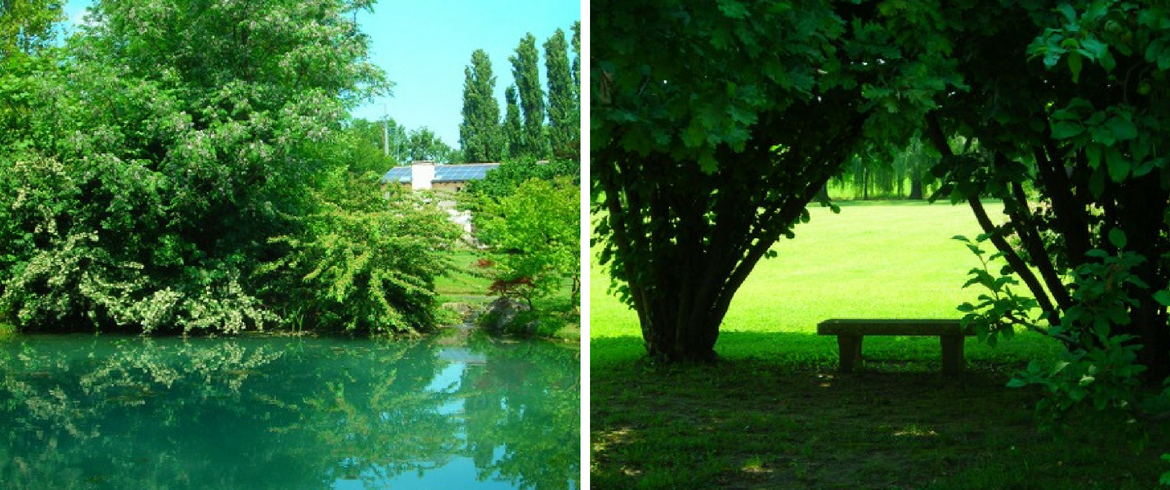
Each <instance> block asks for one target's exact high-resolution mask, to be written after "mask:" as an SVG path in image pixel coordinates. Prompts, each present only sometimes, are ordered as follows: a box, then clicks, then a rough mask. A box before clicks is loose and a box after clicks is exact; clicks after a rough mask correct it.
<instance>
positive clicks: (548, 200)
mask: <svg viewBox="0 0 1170 490" xmlns="http://www.w3.org/2000/svg"><path fill="white" fill-rule="evenodd" d="M580 208H581V206H580V189H579V187H578V186H577V185H575V184H573V182H572V181H571V180H570V179H568V178H566V177H558V178H555V179H553V180H551V181H550V180H543V179H531V180H528V181H525V182H524V183H521V184H520V185H519V186H518V187H516V189H515V191H514V192H512V193H510V194H508V195H506V196H504V197H501V198H498V199H489V200H488V201H487V202H486V203H485V204H484V206H483V209H482V210H481V211H480V212H479V213H478V214H477V215H476V225H477V226H478V228H479V230H480V231H479V237H480V239H481V240H483V241H484V242H485V243H486V244H488V245H489V246H490V247H491V249H490V250H491V252H490V257H491V259H492V262H493V263H494V264H495V271H496V272H495V281H496V283H495V285H493V290H495V291H497V292H498V293H499V294H501V295H514V296H517V297H520V298H523V299H524V300H525V301H526V302H527V303H528V305H529V307H533V300H534V299H537V298H540V297H544V296H547V295H549V294H552V293H553V292H555V291H556V290H558V289H559V288H561V287H562V286H563V281H565V280H569V281H570V282H571V284H572V294H571V298H572V302H573V303H574V304H575V303H576V302H577V298H578V294H579V292H580V284H581V278H580V269H581V268H580V257H579V255H580V253H579V251H580V230H581V218H580V216H581V214H580Z"/></svg>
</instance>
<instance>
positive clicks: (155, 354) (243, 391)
mask: <svg viewBox="0 0 1170 490" xmlns="http://www.w3.org/2000/svg"><path fill="white" fill-rule="evenodd" d="M578 369H579V368H578V359H577V355H576V352H574V351H570V350H566V349H562V348H555V347H552V346H549V345H543V344H520V345H511V346H505V347H504V348H501V347H500V346H498V345H496V344H495V343H493V342H491V341H489V340H485V339H483V338H480V337H477V336H473V337H472V338H471V339H470V340H469V341H468V344H467V345H465V346H462V347H452V346H441V345H440V344H439V343H436V342H433V341H417V342H375V341H368V340H365V341H346V340H338V339H306V340H299V339H226V340H225V339H192V340H184V339H155V340H152V339H146V338H131V339H125V338H123V339H109V338H102V337H98V338H95V337H30V338H25V339H23V340H21V341H18V342H15V343H5V344H0V429H2V432H0V481H3V482H4V488H81V487H83V488H94V487H99V488H131V487H135V488H152V487H174V486H180V487H203V488H331V487H334V486H335V484H336V483H338V481H339V480H358V481H360V482H361V483H363V484H364V486H367V487H379V486H388V485H389V484H390V483H391V481H392V480H394V479H395V478H399V477H404V476H412V475H424V476H427V475H430V474H432V473H434V474H436V475H439V477H440V478H441V474H442V473H443V468H444V466H446V465H447V464H448V463H449V462H451V461H452V460H453V459H455V458H470V459H471V460H473V461H474V463H475V466H476V468H477V474H478V478H479V479H480V480H503V481H507V482H510V483H511V484H512V485H514V486H517V487H521V488H537V489H545V488H565V487H567V486H570V485H578V486H579V481H578V480H577V478H578V476H577V475H578V473H579V471H580V470H579V468H580V465H579V462H578V454H579V442H578V441H579V439H578V427H579V414H578V406H579V402H578V400H579V388H578V386H579V375H578Z"/></svg>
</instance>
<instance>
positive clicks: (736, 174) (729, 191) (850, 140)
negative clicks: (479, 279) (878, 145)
mask: <svg viewBox="0 0 1170 490" xmlns="http://www.w3.org/2000/svg"><path fill="white" fill-rule="evenodd" d="M885 8H889V6H886V7H885ZM878 9H879V6H874V5H845V4H830V3H828V2H812V3H802V4H800V5H799V6H795V5H790V4H773V3H771V2H739V1H722V2H716V3H714V4H709V5H708V4H704V5H697V4H693V3H687V2H681V1H672V0H659V1H654V2H650V3H640V4H638V5H636V6H633V5H629V4H625V3H621V2H610V1H603V2H601V3H600V4H594V5H593V11H594V12H597V13H599V15H597V16H596V17H595V19H594V28H595V31H594V32H596V33H597V36H598V38H599V39H605V40H606V42H605V43H599V44H598V45H597V46H595V48H596V49H595V50H594V52H593V56H594V59H593V60H592V70H593V76H592V80H593V81H594V82H593V83H594V86H593V88H592V93H593V96H592V100H593V104H594V106H593V108H592V111H591V126H592V129H591V137H592V142H593V143H592V145H593V151H592V158H593V161H592V164H591V168H592V172H593V179H594V183H595V184H594V186H595V187H594V195H595V202H597V208H596V209H595V214H601V215H603V217H602V218H601V219H600V220H599V222H598V223H597V227H596V230H597V242H596V243H597V244H598V245H600V246H601V247H602V250H601V261H602V263H603V264H605V265H607V266H608V267H609V270H610V273H611V276H612V277H613V278H614V279H615V281H616V282H615V286H616V288H617V290H618V292H619V294H620V295H621V297H622V298H623V299H624V300H625V301H626V302H627V303H628V304H629V305H631V306H632V307H634V309H635V310H637V312H638V317H639V322H640V324H641V327H642V335H643V338H644V339H645V341H646V346H647V350H648V351H649V353H650V355H651V356H652V357H654V358H657V359H663V360H667V361H683V360H707V359H711V358H713V357H714V351H713V346H714V345H715V341H716V339H717V337H718V333H719V324H720V322H721V321H722V319H723V316H724V314H725V313H726V311H727V308H728V306H729V304H730V302H731V298H732V297H733V295H734V293H735V291H736V289H737V288H738V287H739V286H740V285H741V284H742V282H743V280H744V279H745V278H746V277H747V275H748V273H749V272H750V271H751V269H752V267H754V266H755V264H756V263H757V262H758V261H759V260H760V259H762V258H764V257H765V256H767V255H770V254H772V253H775V252H772V251H771V250H772V249H771V247H772V245H773V244H774V243H775V242H776V241H777V240H778V239H779V238H780V237H781V236H788V237H791V236H793V231H792V228H793V226H794V225H795V224H796V223H797V222H800V221H803V220H807V219H808V213H807V211H805V206H806V204H807V203H808V202H809V201H810V200H812V199H813V198H814V196H815V195H816V194H817V192H818V191H819V190H820V189H821V188H822V187H823V186H824V184H825V182H827V181H828V179H829V178H831V177H832V176H834V175H836V174H837V173H838V172H839V171H840V169H841V166H842V165H843V163H844V162H845V161H847V159H848V158H849V156H850V155H852V154H853V152H854V150H855V149H856V148H857V146H858V145H859V142H860V140H861V138H862V136H863V134H869V135H871V136H875V137H876V136H886V137H891V138H893V137H902V138H904V137H907V136H908V135H909V134H908V130H909V128H910V127H911V125H910V121H913V120H915V118H918V117H921V115H922V114H923V112H924V111H925V109H926V108H927V107H929V106H930V104H931V103H932V101H931V100H930V96H931V95H932V94H934V93H936V91H941V90H945V89H946V87H947V86H948V85H949V83H950V81H948V80H947V79H946V78H942V77H933V76H932V77H931V78H930V80H929V82H930V83H929V84H927V83H924V82H922V81H918V80H916V78H917V77H922V76H923V75H922V74H927V73H935V72H938V71H942V72H943V73H944V74H945V73H946V72H945V70H941V68H943V66H945V63H946V60H945V59H944V57H943V56H942V54H943V53H944V52H945V51H946V50H948V49H949V46H946V45H939V44H934V45H932V44H929V43H925V42H922V43H921V44H917V45H914V46H912V47H913V50H911V49H903V50H898V49H897V48H895V49H887V47H886V46H883V45H880V44H879V43H875V42H874V41H875V39H882V38H889V37H890V36H892V35H894V34H901V33H906V32H913V29H903V30H895V29H893V28H887V27H886V26H885V25H883V24H881V23H879V22H878V21H879V20H883V19H885V18H887V17H883V16H882V15H880V14H882V12H880V11H877V10H878ZM890 18H901V17H899V16H894V15H891V16H890ZM905 21H906V22H919V23H923V24H927V23H928V22H930V18H929V17H925V18H923V17H913V18H909V19H906V20H905ZM846 26H848V27H846ZM894 27H902V28H904V27H907V26H894ZM914 40H915V39H914V38H911V39H909V42H913V41H914ZM919 41H924V40H922V39H919ZM879 59H880V60H882V62H880V63H879V62H878V61H877V60H879ZM910 82H914V83H913V86H914V87H920V86H921V87H923V89H922V90H919V91H916V92H910V93H897V92H896V89H895V88H894V87H900V86H902V85H904V84H907V83H910ZM863 87H864V90H862V88H863ZM875 108H880V110H874V109H875Z"/></svg>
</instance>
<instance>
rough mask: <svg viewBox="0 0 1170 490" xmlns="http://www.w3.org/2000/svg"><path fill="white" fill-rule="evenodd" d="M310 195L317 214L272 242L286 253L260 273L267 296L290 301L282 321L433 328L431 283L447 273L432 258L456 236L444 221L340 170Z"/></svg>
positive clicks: (375, 328) (396, 192) (409, 199)
mask: <svg viewBox="0 0 1170 490" xmlns="http://www.w3.org/2000/svg"><path fill="white" fill-rule="evenodd" d="M312 192H314V197H316V199H315V202H316V204H317V206H316V209H315V210H314V212H313V213H311V214H307V215H305V216H304V217H302V218H300V220H301V222H302V224H303V225H304V230H305V231H304V232H303V233H299V234H296V235H290V236H281V237H276V238H273V239H272V242H274V243H281V244H286V245H288V247H289V248H290V249H291V252H290V253H288V254H287V255H285V256H284V257H282V258H281V259H279V260H276V261H273V262H271V263H268V264H266V265H265V266H264V267H263V268H262V269H261V271H260V272H261V273H262V274H265V275H266V277H268V278H270V280H271V286H269V288H268V289H269V290H268V291H267V292H268V293H270V294H273V295H276V294H279V295H284V296H286V297H288V298H289V299H290V300H291V301H289V302H288V303H287V304H286V305H284V308H285V310H284V311H283V313H285V316H287V317H289V318H297V319H298V321H302V322H305V323H307V324H309V325H314V326H315V327H316V328H319V329H332V330H343V331H348V332H359V333H364V332H386V333H410V332H414V331H420V330H421V331H425V330H428V329H429V328H431V327H433V326H434V325H435V320H436V319H435V316H434V315H435V311H436V309H437V307H438V304H437V303H436V298H437V296H436V294H435V292H434V279H435V277H437V276H438V275H440V274H442V272H443V271H444V270H446V269H448V268H449V264H447V263H446V262H445V261H444V259H443V258H442V256H441V255H438V254H435V253H434V251H435V250H440V249H443V248H445V247H447V246H449V245H450V244H451V243H453V242H455V241H456V240H458V238H459V236H460V231H459V230H458V228H456V227H455V225H454V224H452V223H450V222H449V221H448V219H447V215H446V213H443V212H441V211H439V210H438V209H437V208H434V207H428V206H424V205H423V204H422V203H421V202H418V201H416V199H418V198H417V197H416V196H414V195H413V194H412V193H410V192H409V191H406V190H402V189H399V188H397V187H393V186H391V187H388V188H386V189H384V190H380V189H378V188H377V187H375V186H372V185H371V180H370V179H367V178H357V177H355V176H354V175H353V174H351V173H350V172H349V171H348V170H346V169H344V168H339V169H337V170H334V174H333V175H331V176H330V178H329V179H327V180H325V181H324V182H322V184H321V185H319V186H317V188H315V189H314V190H313V191H312ZM386 192H390V193H391V194H392V196H391V197H390V198H389V199H387V197H386V195H385V194H384V193H386Z"/></svg>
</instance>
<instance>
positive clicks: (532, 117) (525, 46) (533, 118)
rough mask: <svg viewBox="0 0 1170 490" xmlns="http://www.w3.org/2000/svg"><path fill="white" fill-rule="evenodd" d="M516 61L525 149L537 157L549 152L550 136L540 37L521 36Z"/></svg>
mask: <svg viewBox="0 0 1170 490" xmlns="http://www.w3.org/2000/svg"><path fill="white" fill-rule="evenodd" d="M508 60H509V61H511V62H512V76H513V77H514V78H515V80H516V89H517V91H518V92H519V95H520V109H521V112H522V113H523V114H524V153H525V155H527V156H529V157H533V158H543V157H546V156H548V137H547V136H546V135H545V126H544V118H545V112H544V88H543V85H542V84H541V83H540V69H539V66H538V65H539V63H540V55H539V54H538V53H537V51H536V38H535V37H533V35H532V33H528V34H527V35H525V36H524V37H523V38H521V39H520V45H519V46H517V47H516V54H515V55H514V56H511V57H509V58H508Z"/></svg>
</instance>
